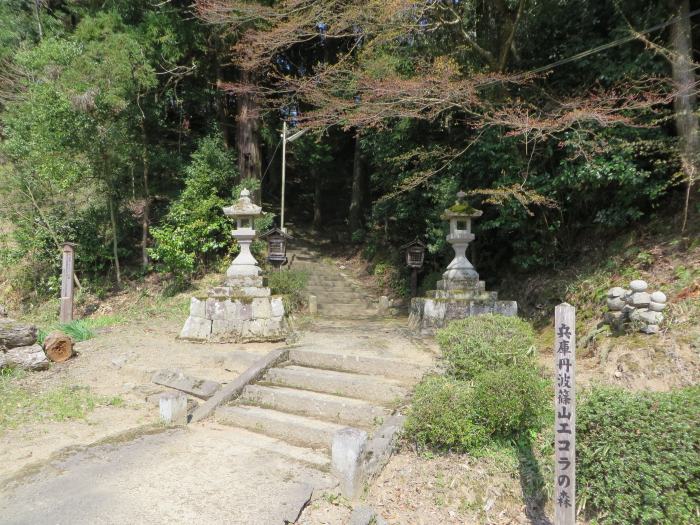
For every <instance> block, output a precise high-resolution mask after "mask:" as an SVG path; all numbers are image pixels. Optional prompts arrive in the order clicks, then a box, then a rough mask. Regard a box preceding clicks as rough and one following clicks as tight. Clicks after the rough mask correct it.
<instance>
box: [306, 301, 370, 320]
mask: <svg viewBox="0 0 700 525" xmlns="http://www.w3.org/2000/svg"><path fill="white" fill-rule="evenodd" d="M317 304H318V311H319V312H322V313H323V314H324V315H326V314H327V315H331V316H337V317H353V316H355V315H358V316H362V315H376V314H377V310H376V309H374V308H369V307H368V305H366V304H353V303H325V302H317Z"/></svg>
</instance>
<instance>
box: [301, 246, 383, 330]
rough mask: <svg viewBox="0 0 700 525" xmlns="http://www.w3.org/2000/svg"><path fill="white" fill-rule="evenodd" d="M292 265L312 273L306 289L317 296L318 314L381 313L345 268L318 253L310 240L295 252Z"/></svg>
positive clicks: (354, 316)
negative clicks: (311, 245)
mask: <svg viewBox="0 0 700 525" xmlns="http://www.w3.org/2000/svg"><path fill="white" fill-rule="evenodd" d="M293 256H294V259H293V262H292V266H291V267H292V268H293V269H295V270H304V271H307V272H308V273H309V282H308V284H307V287H306V292H307V294H309V295H314V296H316V304H317V306H318V315H319V316H321V317H325V318H347V319H367V318H372V317H376V316H378V315H380V312H379V309H378V298H376V297H373V296H372V295H371V294H370V293H369V292H368V291H367V290H365V289H364V288H363V287H362V286H361V285H360V284H358V283H357V282H356V281H355V280H353V278H352V276H351V274H350V272H349V271H348V270H343V269H341V268H339V267H337V266H336V265H334V264H333V263H332V262H330V261H329V260H324V258H323V257H322V256H321V255H319V253H318V252H316V251H315V250H314V249H313V248H311V247H309V245H308V244H301V246H297V247H295V249H294V252H293Z"/></svg>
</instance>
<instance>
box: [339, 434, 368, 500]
mask: <svg viewBox="0 0 700 525" xmlns="http://www.w3.org/2000/svg"><path fill="white" fill-rule="evenodd" d="M366 446H367V432H365V431H364V430H360V429H357V428H343V429H340V430H338V431H337V432H336V433H335V434H334V436H333V444H332V446H331V471H332V473H333V475H334V476H335V477H336V478H337V479H338V481H339V483H340V491H341V493H342V494H343V496H345V497H346V498H350V499H353V498H355V497H357V496H358V495H359V494H360V492H361V490H362V478H363V474H362V461H363V455H364V452H365V448H366Z"/></svg>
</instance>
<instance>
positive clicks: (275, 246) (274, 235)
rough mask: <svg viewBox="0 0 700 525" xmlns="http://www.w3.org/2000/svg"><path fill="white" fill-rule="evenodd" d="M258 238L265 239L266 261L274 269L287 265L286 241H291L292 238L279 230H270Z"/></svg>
mask: <svg viewBox="0 0 700 525" xmlns="http://www.w3.org/2000/svg"><path fill="white" fill-rule="evenodd" d="M260 238H261V239H267V260H268V261H269V262H270V263H271V264H272V265H273V266H274V267H275V268H279V267H280V266H284V265H285V264H286V263H287V241H289V240H291V239H292V236H291V235H289V234H287V233H285V232H283V231H282V230H280V229H279V228H272V229H271V230H269V231H267V232H265V233H263V234H262V235H261V236H260Z"/></svg>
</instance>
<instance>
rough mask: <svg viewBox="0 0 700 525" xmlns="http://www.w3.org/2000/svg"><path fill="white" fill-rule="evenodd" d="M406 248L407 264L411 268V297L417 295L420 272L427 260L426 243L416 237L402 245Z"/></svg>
mask: <svg viewBox="0 0 700 525" xmlns="http://www.w3.org/2000/svg"><path fill="white" fill-rule="evenodd" d="M401 249H402V250H406V266H408V267H409V268H411V270H412V272H411V297H415V296H416V293H417V290H418V272H419V271H420V270H421V269H422V268H423V263H424V261H425V244H423V243H422V242H421V241H420V240H419V239H415V240H413V241H411V242H409V243H407V244H404V245H403V246H402V247H401Z"/></svg>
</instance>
